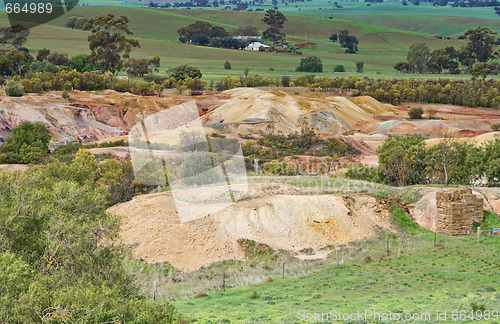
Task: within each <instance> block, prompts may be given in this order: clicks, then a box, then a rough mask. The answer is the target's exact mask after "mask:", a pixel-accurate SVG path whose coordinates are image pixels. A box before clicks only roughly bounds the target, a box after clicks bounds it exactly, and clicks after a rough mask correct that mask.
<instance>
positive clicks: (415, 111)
mask: <svg viewBox="0 0 500 324" xmlns="http://www.w3.org/2000/svg"><path fill="white" fill-rule="evenodd" d="M423 115H424V109H423V108H422V107H413V108H410V110H408V116H409V117H410V118H411V119H422V116H423Z"/></svg>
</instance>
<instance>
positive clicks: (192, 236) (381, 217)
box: [108, 184, 395, 271]
mask: <svg viewBox="0 0 500 324" xmlns="http://www.w3.org/2000/svg"><path fill="white" fill-rule="evenodd" d="M256 186H257V184H255V185H251V187H250V190H249V191H248V195H247V197H246V198H245V199H243V200H241V201H239V202H236V203H235V204H233V205H231V206H229V207H228V208H226V209H224V210H221V211H218V212H215V213H212V214H208V213H207V214H206V215H205V216H204V217H201V218H200V219H197V220H194V221H190V222H185V223H181V222H180V220H179V216H178V215H177V212H176V206H175V204H174V202H173V199H172V195H171V194H170V193H157V194H149V195H143V196H138V197H136V198H134V199H133V200H132V201H129V202H126V203H122V204H119V205H116V206H113V207H111V208H110V209H109V210H108V212H110V213H115V214H119V215H122V216H123V222H122V226H121V239H122V241H123V243H125V244H131V245H133V246H134V249H133V254H134V256H135V257H137V258H142V259H144V260H146V261H148V262H165V261H168V262H169V263H170V264H172V265H173V266H175V267H177V268H179V269H182V270H188V271H189V270H195V269H197V268H199V267H201V266H205V265H208V264H210V263H213V262H216V261H221V260H227V259H242V258H243V257H244V254H243V251H242V250H241V248H240V246H239V245H238V243H237V240H238V239H241V238H245V239H251V240H254V241H256V242H259V243H265V244H268V245H269V246H271V247H272V248H274V249H285V250H291V251H295V252H297V251H299V250H301V249H304V248H313V249H319V248H321V247H324V246H326V245H339V244H345V243H348V242H351V241H354V240H359V239H363V238H366V237H369V236H372V235H375V234H376V233H377V232H378V231H379V230H380V229H388V230H391V231H395V228H394V227H393V225H392V223H391V222H390V217H389V215H388V212H387V207H386V206H385V205H383V204H380V203H379V202H378V201H377V200H376V199H375V198H373V197H370V196H366V195H350V196H345V195H328V194H320V193H318V192H314V191H313V192H307V191H304V190H303V189H300V188H296V187H293V186H289V185H272V188H271V189H270V188H269V187H264V188H263V187H259V188H256ZM308 193H309V194H310V195H309V194H308ZM200 208H203V206H201V207H200Z"/></svg>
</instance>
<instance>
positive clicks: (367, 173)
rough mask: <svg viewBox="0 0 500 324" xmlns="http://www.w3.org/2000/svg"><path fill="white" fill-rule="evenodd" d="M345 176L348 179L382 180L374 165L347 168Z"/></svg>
mask: <svg viewBox="0 0 500 324" xmlns="http://www.w3.org/2000/svg"><path fill="white" fill-rule="evenodd" d="M345 176H346V177H347V178H349V179H354V180H363V181H368V182H382V181H383V176H382V175H381V174H380V171H379V168H378V167H376V166H368V165H363V164H360V165H357V166H353V167H350V168H349V169H347V172H346V174H345Z"/></svg>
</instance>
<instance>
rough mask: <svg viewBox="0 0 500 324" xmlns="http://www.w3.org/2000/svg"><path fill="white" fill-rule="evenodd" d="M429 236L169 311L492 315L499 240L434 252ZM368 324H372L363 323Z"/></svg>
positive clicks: (366, 248) (206, 315)
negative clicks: (480, 311)
mask: <svg viewBox="0 0 500 324" xmlns="http://www.w3.org/2000/svg"><path fill="white" fill-rule="evenodd" d="M433 236H434V235H433V234H432V233H430V234H424V236H421V237H420V238H418V239H415V240H400V239H391V241H390V256H387V251H386V245H385V239H381V240H379V241H378V242H371V243H359V244H357V245H356V246H355V247H354V248H353V249H351V250H350V251H349V252H347V251H345V250H344V251H343V252H341V253H339V255H341V257H340V256H339V258H342V260H344V261H345V264H341V265H340V266H336V260H335V253H333V257H331V258H330V259H329V260H328V261H327V262H325V264H323V265H320V266H316V269H315V271H316V273H314V274H312V275H311V274H309V275H304V276H301V277H299V278H284V279H281V277H280V276H279V271H275V272H274V273H273V272H272V271H269V273H270V274H271V275H273V276H274V280H273V281H272V282H264V283H261V284H257V285H252V286H248V287H242V288H234V289H230V290H227V291H225V292H224V291H211V292H208V291H204V292H205V293H207V292H208V294H209V296H208V297H205V298H199V299H197V298H189V299H182V300H178V301H177V302H175V307H176V309H177V310H178V311H179V313H181V314H183V315H185V316H186V317H187V318H190V319H193V320H197V322H200V323H242V322H244V323H298V322H299V319H300V318H299V315H301V314H307V313H311V314H312V313H328V312H330V311H332V310H335V311H338V312H342V313H352V312H357V311H358V310H360V311H361V312H363V311H364V310H374V311H377V312H384V313H387V312H389V311H390V312H392V313H399V314H405V313H411V314H413V313H419V314H421V313H430V314H431V320H430V321H425V320H423V321H420V322H422V323H435V322H438V321H436V314H437V313H438V312H444V311H447V314H448V320H447V322H450V321H451V315H452V311H454V310H464V311H466V314H467V315H469V314H470V312H471V311H472V310H473V309H477V308H479V309H481V308H482V309H484V310H489V311H492V310H497V311H498V310H499V309H500V292H498V276H499V275H500V272H499V269H498V267H497V266H495V265H496V263H495V260H496V259H495V258H496V256H497V255H498V253H499V252H500V248H499V246H500V244H498V243H500V239H499V238H498V237H497V238H487V239H486V238H485V239H484V240H483V242H482V243H478V242H476V241H475V238H474V237H465V238H448V237H439V238H438V242H441V243H440V244H438V245H437V246H436V247H435V246H434V245H433ZM483 307H484V308H483ZM301 310H302V311H303V313H299V311H301ZM497 314H498V313H497ZM402 316H403V315H402ZM320 322H321V323H323V322H322V321H318V320H316V321H307V323H320ZM359 322H360V323H365V322H363V321H359ZM367 322H368V323H374V322H376V321H370V319H369V318H368V321H367ZM382 322H383V321H382ZM404 322H405V321H403V323H404ZM465 322H468V321H465ZM470 322H471V323H472V322H474V323H491V320H490V321H484V320H483V321H477V320H476V321H470ZM350 323H351V322H350ZM352 323H358V322H357V321H352ZM377 323H378V322H377Z"/></svg>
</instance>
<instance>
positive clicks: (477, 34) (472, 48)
mask: <svg viewBox="0 0 500 324" xmlns="http://www.w3.org/2000/svg"><path fill="white" fill-rule="evenodd" d="M464 39H466V40H467V41H468V42H467V44H466V45H464V46H462V47H461V48H460V49H458V50H456V49H455V48H454V47H453V46H448V47H446V48H440V49H436V50H434V51H432V52H431V51H430V50H429V47H428V46H427V45H426V44H424V43H415V44H412V45H411V46H410V49H409V50H408V55H407V61H405V62H398V63H396V64H395V65H394V69H396V70H398V71H399V72H404V73H416V72H418V73H424V72H431V73H442V72H445V71H446V72H448V73H451V74H460V73H462V72H463V73H471V74H473V76H475V77H482V76H486V75H488V74H499V73H500V64H499V63H498V62H494V61H493V60H494V59H496V58H497V57H499V53H498V51H497V50H496V46H497V45H498V44H499V43H498V40H497V38H496V33H495V32H493V31H491V30H490V29H488V28H482V27H478V28H476V29H469V30H467V31H466V32H465V34H464ZM460 66H461V67H462V68H460Z"/></svg>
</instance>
